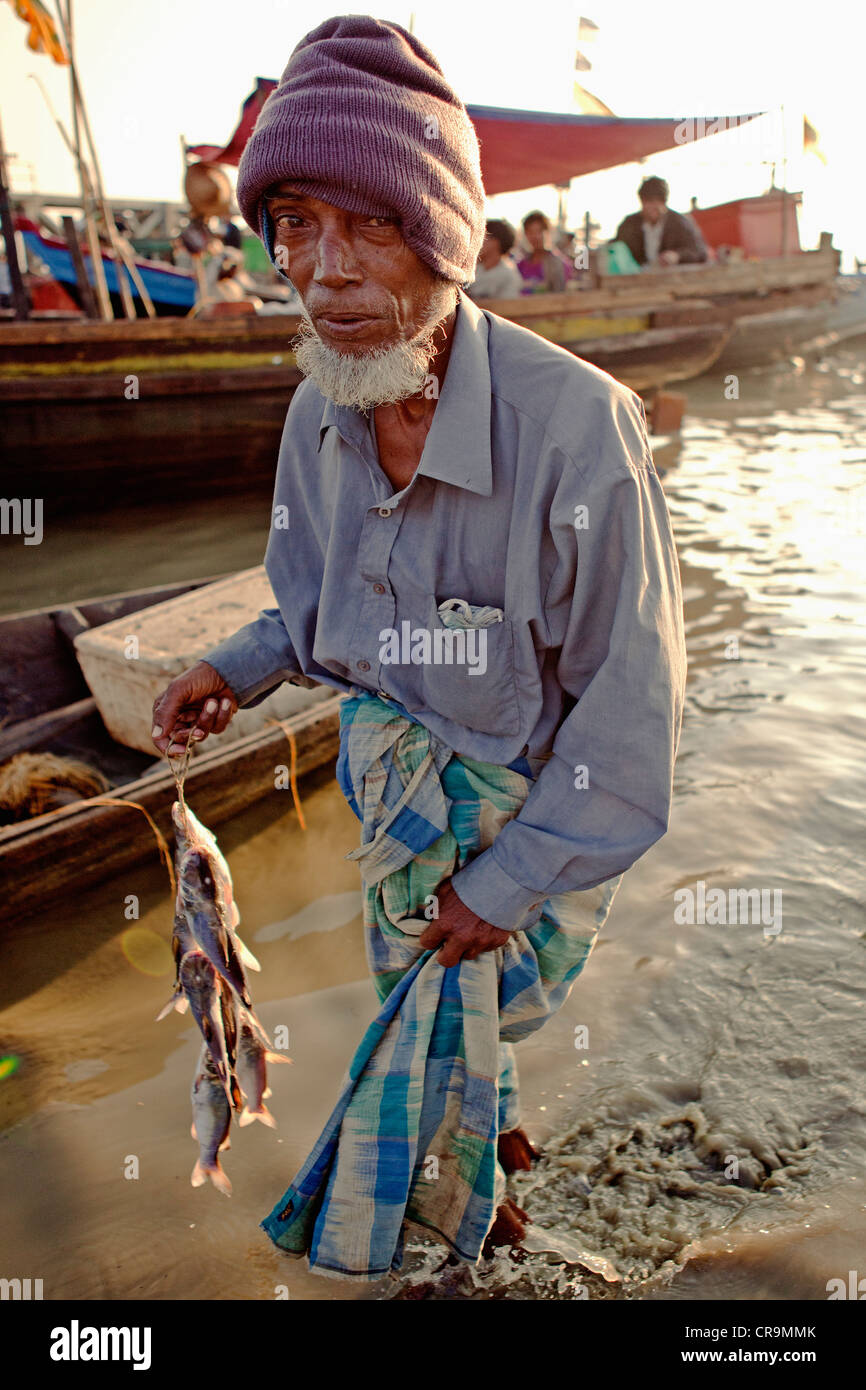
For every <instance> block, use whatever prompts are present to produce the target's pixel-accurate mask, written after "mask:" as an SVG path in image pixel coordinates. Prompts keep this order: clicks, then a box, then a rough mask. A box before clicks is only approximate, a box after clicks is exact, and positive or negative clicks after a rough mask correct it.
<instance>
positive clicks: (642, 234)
mask: <svg viewBox="0 0 866 1390" xmlns="http://www.w3.org/2000/svg"><path fill="white" fill-rule="evenodd" d="M669 196H670V189H669V188H668V185H667V183H666V182H665V180H664V179H659V178H656V177H652V178H648V179H644V181H643V183H642V184H641V186H640V188H639V189H638V197H639V198H640V201H641V210H640V212H633V213H631V214H630V216H628V217H626V218H624V219H623V221H622V222H620V224H619V227H618V228H617V233H616V240H617V241H622V242H624V243H625V245H626V246H627V247H628V249H629V251H630V252H631V254H632V255H633V256H634V258H635V260H636V261H637V263H638V265H645V266H650V267H652V268H653V269H655V268H656V267H662V266H667V265H688V264H696V263H698V262H700V261H706V260H708V259H709V257H708V254H707V248H706V246H705V245H704V242H703V238H702V237H701V234H700V232H699V231H698V229H697V226H696V225H695V223H694V222H693V221H692V219H691V218H690V217H684V216H683V215H682V213H679V212H674V211H673V209H672V208H669V207H668V197H669Z"/></svg>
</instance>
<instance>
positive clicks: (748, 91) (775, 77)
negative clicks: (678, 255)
mask: <svg viewBox="0 0 866 1390" xmlns="http://www.w3.org/2000/svg"><path fill="white" fill-rule="evenodd" d="M47 3H48V5H49V8H50V7H51V0H47ZM377 8H378V7H377ZM74 11H75V26H76V39H77V53H78V61H79V68H80V72H81V79H82V84H83V87H84V93H85V98H86V100H87V104H88V107H89V111H90V119H91V124H92V126H93V131H94V136H95V139H96V142H97V146H98V149H99V152H100V158H101V162H102V169H103V174H104V178H105V183H106V191H107V192H108V194H109V195H110V196H117V197H126V196H138V197H144V198H154V199H157V198H166V199H170V200H172V201H177V200H179V199H180V197H181V192H180V178H181V156H180V145H179V136H180V135H181V134H183V135H184V136H185V137H186V139H187V140H188V141H189V143H191V144H199V143H213V144H219V143H222V142H224V141H225V140H227V139H228V137H229V135H230V134H231V132H232V130H233V129H234V127H235V124H236V122H237V117H238V113H239V109H240V105H241V102H242V101H243V99H244V97H246V96H247V94H248V93H249V92H250V91H251V89H252V86H253V82H254V79H255V78H256V77H257V76H262V77H278V76H279V74H280V72H281V71H282V69H283V67H284V66H285V63H286V60H287V59H288V56H289V53H290V52H291V50H292V48H293V47H294V45H295V43H296V42H297V41H298V39H299V38H301V37H302V35H303V34H304V33H306V32H308V31H309V30H310V29H312V28H314V27H315V26H316V25H317V24H318V23H320V22H321V20H323V19H326V18H328V17H329V15H331V14H333V13H335V11H336V12H339V11H338V6H336V5H335V2H334V0H330V3H325V4H321V3H319V0H309V3H305V4H304V5H294V4H290V3H288V0H244V3H243V4H238V3H236V0H232V2H231V3H230V0H184V3H178V0H75V3H74ZM413 13H414V28H415V33H416V34H417V35H418V37H419V38H420V39H421V40H422V41H423V42H424V43H426V44H427V45H428V47H430V48H431V49H432V50H433V52H434V53H435V54H436V56H437V58H438V59H439V62H440V63H441V65H442V67H443V69H444V71H445V74H446V76H447V77H448V79H449V80H450V81H451V83H452V84H453V85H454V86H455V87H456V88H457V90H458V92H459V93H460V95H461V97H462V98H463V100H464V101H465V102H467V103H468V104H473V103H474V104H478V105H488V106H512V107H522V108H526V109H535V110H566V111H567V110H570V109H572V107H571V100H572V85H573V81H574V77H575V74H574V72H573V61H574V53H575V49H576V48H577V21H578V17H579V16H580V15H581V14H585V15H586V16H587V17H588V18H590V19H592V20H593V21H594V22H595V23H596V24H597V25H598V26H599V34H598V38H597V40H596V42H595V44H594V45H593V48H592V49H591V50H590V49H587V50H586V52H587V55H588V56H590V57H591V60H592V63H593V67H592V70H591V71H590V72H588V73H585V74H583V75H582V76H581V77H580V80H581V82H582V83H583V85H585V86H586V87H588V88H589V90H590V91H593V92H595V93H596V95H598V96H600V97H601V98H602V100H604V101H605V102H606V103H607V104H608V105H609V106H610V107H611V108H612V109H613V110H614V112H615V113H616V114H617V115H622V116H673V117H676V118H682V117H684V116H686V115H690V114H703V115H706V116H708V117H710V116H715V115H719V114H735V113H740V112H748V111H767V112H769V113H771V114H769V115H768V116H766V117H765V118H763V119H762V120H761V121H759V122H754V123H752V125H751V126H746V127H745V128H744V129H743V130H741V131H739V132H732V133H727V134H723V135H720V136H713V137H711V138H710V139H708V140H706V141H701V142H697V143H696V144H694V145H692V146H689V147H685V148H680V149H676V150H673V151H670V152H669V153H665V154H661V155H658V156H655V157H653V158H652V159H650V160H648V161H647V162H646V164H645V165H644V166H643V167H638V166H636V165H627V166H624V167H621V168H619V169H613V170H608V171H605V172H603V173H600V174H592V175H588V176H586V177H584V178H582V179H577V180H575V181H574V183H573V184H572V191H571V195H570V201H569V207H568V213H569V221H570V224H571V225H572V226H574V225H576V224H577V223H579V222H580V221H581V220H582V218H583V215H584V213H585V212H586V211H589V212H590V213H591V214H592V216H593V217H594V219H595V220H596V221H598V222H600V223H601V228H602V232H603V234H606V235H610V234H612V233H613V231H614V230H615V227H616V224H617V222H618V221H619V219H620V217H622V216H623V215H624V214H625V213H626V212H628V211H631V210H632V208H633V207H634V206H635V205H636V199H635V189H636V188H637V185H638V183H639V182H640V180H641V178H642V177H643V176H644V175H645V174H647V173H658V174H661V175H662V176H663V177H665V178H667V180H668V182H669V183H670V186H671V206H673V207H675V208H680V209H687V208H688V205H689V199H690V198H691V196H692V195H695V196H696V197H697V199H698V202H699V204H701V205H706V204H709V203H714V202H724V201H726V200H727V199H729V198H733V197H737V196H741V195H746V194H753V193H760V192H763V191H764V189H765V188H766V187H767V185H768V184H769V182H770V172H771V163H772V161H773V160H776V161H778V163H777V170H776V181H777V183H778V184H781V183H782V179H783V171H782V163H781V161H782V159H783V158H784V157H785V156H786V157H787V178H786V186H787V187H788V188H791V189H802V190H803V191H804V194H805V198H804V205H803V208H802V209H801V214H800V226H801V240H802V243H803V245H804V246H805V247H809V246H813V245H815V244H816V243H817V239H818V234H819V232H821V231H822V230H831V231H833V232H834V234H835V241H836V245H837V246H840V247H842V249H843V250H844V251H845V252H846V256H847V258H848V259H850V256H851V255H853V254H858V255H859V256H861V257H863V258H866V212H864V198H863V194H862V174H863V153H862V149H863V133H862V121H861V119H860V116H859V114H858V112H857V111H855V95H856V94H857V93H859V92H861V91H862V88H863V84H864V74H863V69H864V54H866V42H864V40H866V8H864V7H863V6H862V5H860V4H858V3H857V0H823V3H822V4H821V5H816V4H814V3H813V0H809V2H808V3H807V0H718V2H717V3H714V4H704V5H700V6H698V5H694V6H688V5H685V4H683V3H682V0H677V2H676V3H671V0H653V3H647V0H534V2H533V3H531V4H526V3H521V4H519V5H518V4H517V3H514V0H512V3H509V0H500V3H489V2H488V0H437V3H433V0H410V3H408V4H403V3H398V2H397V0H393V2H392V3H391V4H389V5H387V6H386V7H384V10H383V12H381V17H382V18H387V19H392V20H395V21H396V22H397V23H398V24H402V25H404V27H407V28H408V27H409V24H410V16H411V15H412V14H413ZM301 15H302V16H303V17H302V18H301ZM26 34H27V30H26V27H25V26H24V24H22V22H21V21H20V20H19V19H18V18H17V17H16V15H15V12H14V9H13V7H12V5H11V4H9V3H7V2H6V0H0V117H2V121H3V129H4V138H5V142H6V148H7V151H8V152H9V154H10V155H12V156H14V159H12V161H11V174H12V183H13V187H14V188H16V189H22V190H23V189H28V188H38V189H40V190H42V191H50V192H52V193H61V192H76V191H77V177H76V174H75V170H74V167H73V163H72V160H71V158H70V156H69V155H68V153H67V152H66V150H65V148H64V145H63V142H62V140H61V137H60V135H59V133H58V132H57V130H56V128H55V125H54V122H53V120H52V118H51V116H50V115H49V112H48V109H47V107H46V104H45V100H44V98H43V96H42V94H41V92H40V90H39V88H38V86H37V84H36V83H35V82H34V81H32V80H30V78H29V74H30V73H34V74H36V75H38V77H39V78H40V80H41V82H42V84H43V86H44V88H45V90H46V91H47V93H48V95H49V96H50V99H51V101H52V103H53V105H54V107H55V109H56V111H57V114H58V115H59V117H60V119H61V120H62V121H63V122H64V123H65V124H67V126H68V124H69V99H68V77H67V73H66V70H65V69H62V68H60V67H58V66H57V65H56V64H55V63H53V62H52V61H51V60H50V59H49V58H47V57H45V56H44V55H39V54H34V53H31V52H30V50H29V49H28V48H27V46H26ZM780 108H784V116H783V115H782V111H781V109H780ZM804 112H805V113H806V114H807V115H808V117H809V120H810V121H811V123H812V125H813V126H814V127H815V128H816V129H817V131H818V134H819V137H820V142H821V147H822V149H823V150H824V153H825V154H826V157H827V164H826V165H824V164H822V163H821V162H820V160H818V159H817V158H816V156H815V155H813V154H808V155H804V154H803V151H802V136H801V132H802V117H803V113H804ZM556 205H557V200H556V194H555V192H554V191H553V190H551V189H541V190H534V191H532V192H528V193H520V194H517V195H507V196H502V197H500V198H497V199H494V200H491V212H492V211H494V210H495V211H498V212H499V214H500V215H505V216H508V217H510V218H511V219H512V220H516V219H518V218H519V217H520V216H522V214H523V213H524V212H526V211H528V210H529V208H530V207H535V206H540V207H542V208H544V209H545V210H546V211H548V212H550V213H555V212H556Z"/></svg>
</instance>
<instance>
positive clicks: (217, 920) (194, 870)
mask: <svg viewBox="0 0 866 1390" xmlns="http://www.w3.org/2000/svg"><path fill="white" fill-rule="evenodd" d="M178 882H179V889H178V891H179V894H180V897H181V901H182V903H183V910H184V915H185V916H186V920H187V924H188V926H189V929H190V931H191V932H192V934H193V936H194V937H195V940H196V944H197V945H198V947H199V949H200V950H202V951H204V953H205V955H206V956H207V958H208V960H209V961H210V963H211V965H213V966H214V968H215V969H216V970H218V971H219V973H220V975H222V977H223V979H224V980H227V981H228V983H229V984H230V985H231V987H232V989H233V990H235V992H236V994H237V995H238V998H239V999H240V1000H241V1002H242V1003H243V1004H245V1005H246V1007H247V1008H251V1007H252V1001H251V999H250V992H249V988H248V986H247V979H246V975H245V974H244V968H243V965H242V964H241V962H240V958H239V956H238V953H237V951H236V950H235V939H234V936H233V933H232V932H230V931H229V929H228V925H227V923H226V918H225V912H224V910H223V908H222V907H221V905H220V901H219V894H218V891H217V885H216V880H215V879H214V876H213V873H212V871H211V864H210V861H209V859H208V857H207V855H205V854H204V853H202V851H201V850H198V849H188V850H187V851H186V853H185V854H184V856H183V859H182V860H181V867H180V873H179V876H178Z"/></svg>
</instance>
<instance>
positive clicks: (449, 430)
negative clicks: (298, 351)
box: [318, 290, 493, 497]
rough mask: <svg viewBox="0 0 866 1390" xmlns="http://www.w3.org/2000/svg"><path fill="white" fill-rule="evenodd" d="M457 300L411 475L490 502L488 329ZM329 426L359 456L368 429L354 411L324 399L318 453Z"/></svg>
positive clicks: (475, 311) (474, 309) (464, 299)
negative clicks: (429, 419) (441, 373)
mask: <svg viewBox="0 0 866 1390" xmlns="http://www.w3.org/2000/svg"><path fill="white" fill-rule="evenodd" d="M458 296H459V297H458V308H457V319H456V323H455V326H454V341H453V343H452V345H451V356H450V358H449V359H448V370H447V371H446V373H445V381H444V384H443V386H442V391H441V394H440V396H439V400H438V402H437V404H436V409H435V410H434V412H433V423H432V425H431V426H430V432H429V434H428V435H427V439H426V441H425V444H424V452H423V453H422V455H421V462H420V463H419V465H418V468H417V470H416V471H417V472H418V473H421V474H423V475H424V476H425V477H427V478H437V479H438V480H439V481H440V482H443V483H451V484H452V485H453V486H454V487H463V488H468V489H469V491H470V492H477V493H479V494H480V495H481V496H482V497H489V496H490V495H491V493H492V492H493V460H492V457H491V452H490V360H489V357H488V349H487V338H488V324H487V319H486V317H485V315H484V313H483V312H482V311H481V310H480V309H479V308H478V306H477V305H476V304H474V303H473V302H472V300H471V299H469V297H468V296H467V295H465V294H464V293H463V291H462V290H459V291H458ZM331 425H334V426H336V428H337V431H338V433H339V434H340V435H341V436H342V438H343V439H345V440H346V442H347V443H348V444H351V445H352V446H353V447H354V448H356V449H358V450H359V452H363V445H364V444H365V443H366V442H368V441H369V430H368V425H367V421H366V419H365V418H364V416H363V415H362V413H361V412H360V411H359V410H353V409H352V408H351V407H350V406H342V405H335V404H334V402H333V401H331V400H327V399H326V400H325V406H324V409H323V411H322V419H321V423H320V425H319V444H318V449H319V450H321V447H322V440H323V438H324V434H325V430H327V429H328V428H329V427H330V426H331Z"/></svg>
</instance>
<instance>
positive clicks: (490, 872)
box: [451, 849, 543, 931]
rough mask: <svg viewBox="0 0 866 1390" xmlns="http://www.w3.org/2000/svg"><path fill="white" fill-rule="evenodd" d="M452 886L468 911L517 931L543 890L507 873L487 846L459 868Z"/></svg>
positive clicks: (497, 925)
mask: <svg viewBox="0 0 866 1390" xmlns="http://www.w3.org/2000/svg"><path fill="white" fill-rule="evenodd" d="M451 886H452V888H453V889H454V892H455V893H456V894H457V896H458V898H459V899H460V901H461V902H462V903H463V905H464V906H465V907H468V908H469V911H470V912H474V913H475V915H476V917H480V918H481V919H482V921H484V922H487V923H489V925H490V926H491V927H499V928H500V929H501V930H502V931H516V930H517V928H518V927H519V926H520V924H521V923H522V922H523V921H524V919H525V917H526V915H527V913H528V912H529V911H530V910H531V909H532V908H533V907H535V906H536V904H537V903H539V902H542V901H543V894H540V893H539V892H538V891H537V890H536V889H534V888H526V887H524V885H523V884H522V883H518V882H517V880H516V879H514V878H512V877H511V875H510V874H509V873H506V871H505V870H504V869H503V868H501V866H500V865H499V864H497V862H496V860H495V859H494V858H493V855H492V852H491V850H489V849H488V850H486V851H485V852H484V854H480V855H479V856H478V858H477V859H473V860H471V861H470V863H468V864H466V865H465V866H464V867H463V868H462V869H460V870H458V872H457V873H456V874H455V875H454V877H453V878H452V879H451Z"/></svg>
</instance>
